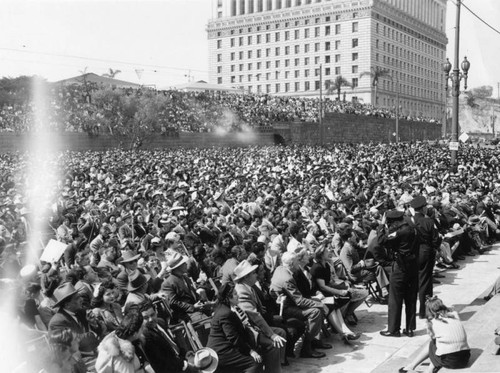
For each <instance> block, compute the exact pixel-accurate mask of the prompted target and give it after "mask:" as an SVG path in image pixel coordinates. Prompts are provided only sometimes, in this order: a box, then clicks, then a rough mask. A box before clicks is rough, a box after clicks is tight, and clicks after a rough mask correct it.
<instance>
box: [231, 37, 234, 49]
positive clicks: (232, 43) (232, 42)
mask: <svg viewBox="0 0 500 373" xmlns="http://www.w3.org/2000/svg"><path fill="white" fill-rule="evenodd" d="M230 45H231V47H234V38H231V39H230Z"/></svg>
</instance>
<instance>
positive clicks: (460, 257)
mask: <svg viewBox="0 0 500 373" xmlns="http://www.w3.org/2000/svg"><path fill="white" fill-rule="evenodd" d="M457 259H458V260H465V256H462V255H459V256H457Z"/></svg>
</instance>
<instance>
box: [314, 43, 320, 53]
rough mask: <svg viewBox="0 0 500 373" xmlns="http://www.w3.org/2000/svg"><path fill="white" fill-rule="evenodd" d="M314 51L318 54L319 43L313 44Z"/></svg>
mask: <svg viewBox="0 0 500 373" xmlns="http://www.w3.org/2000/svg"><path fill="white" fill-rule="evenodd" d="M314 51H315V52H319V43H314Z"/></svg>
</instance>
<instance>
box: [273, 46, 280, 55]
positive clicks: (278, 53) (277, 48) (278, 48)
mask: <svg viewBox="0 0 500 373" xmlns="http://www.w3.org/2000/svg"><path fill="white" fill-rule="evenodd" d="M274 55H275V56H279V55H280V47H276V49H275V50H274Z"/></svg>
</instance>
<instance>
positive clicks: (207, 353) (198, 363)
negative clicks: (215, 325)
mask: <svg viewBox="0 0 500 373" xmlns="http://www.w3.org/2000/svg"><path fill="white" fill-rule="evenodd" d="M192 359H193V361H192V364H193V365H194V367H195V368H196V369H199V371H200V372H201V373H212V372H214V371H215V370H216V369H217V366H218V365H219V356H217V353H216V352H215V351H214V350H212V349H211V348H209V347H203V348H201V349H199V350H198V351H196V352H195V353H194V355H193V358H192Z"/></svg>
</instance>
